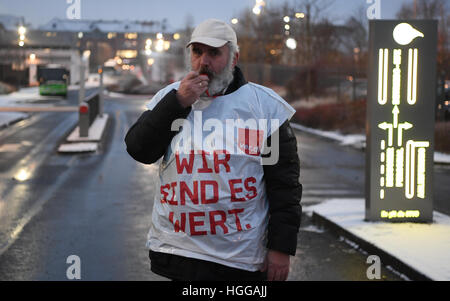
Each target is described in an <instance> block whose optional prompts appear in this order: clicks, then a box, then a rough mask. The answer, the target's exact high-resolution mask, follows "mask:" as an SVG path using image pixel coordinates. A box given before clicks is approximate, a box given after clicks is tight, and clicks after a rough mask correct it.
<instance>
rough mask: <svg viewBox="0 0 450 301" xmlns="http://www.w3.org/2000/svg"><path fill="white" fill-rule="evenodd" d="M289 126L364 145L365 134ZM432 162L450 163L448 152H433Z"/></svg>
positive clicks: (294, 124)
mask: <svg viewBox="0 0 450 301" xmlns="http://www.w3.org/2000/svg"><path fill="white" fill-rule="evenodd" d="M291 127H293V128H294V129H297V130H300V131H304V132H307V133H310V134H314V135H317V136H321V137H325V138H328V139H331V140H335V141H337V142H339V143H340V144H341V145H349V146H353V147H355V148H358V149H364V148H365V147H366V136H365V135H362V134H353V135H343V134H341V133H339V132H330V131H323V130H318V129H312V128H308V127H305V126H303V125H301V124H297V123H292V122H291ZM434 163H441V164H450V154H445V153H440V152H434Z"/></svg>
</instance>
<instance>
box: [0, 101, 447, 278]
mask: <svg viewBox="0 0 450 301" xmlns="http://www.w3.org/2000/svg"><path fill="white" fill-rule="evenodd" d="M73 101H74V100H71V101H68V104H69V105H73V104H72V102H73ZM145 102H146V100H145V99H140V98H136V97H134V98H130V99H121V98H114V99H113V98H108V99H106V101H105V111H106V113H108V114H109V116H110V117H111V118H110V119H109V122H108V125H107V129H106V133H105V137H104V139H103V142H102V144H101V146H100V150H99V151H97V152H96V153H94V154H75V155H61V154H58V153H57V152H56V148H57V146H58V144H59V142H60V141H61V140H62V139H63V138H64V137H65V136H66V134H67V133H68V132H69V131H70V130H71V129H72V128H73V127H74V125H75V122H76V118H77V116H76V113H67V112H58V113H55V112H52V113H36V114H33V115H32V117H31V118H29V119H27V120H24V121H21V122H19V123H17V124H15V125H13V126H11V127H9V128H7V129H5V130H2V131H0V144H1V145H8V147H9V148H4V149H3V151H2V153H1V157H0V179H1V181H0V280H67V278H66V270H67V268H68V267H69V264H67V263H66V259H67V257H68V256H70V255H77V256H78V257H79V258H80V260H81V279H82V280H165V278H163V277H160V276H158V275H155V274H153V273H151V272H150V270H149V260H148V257H147V256H148V253H147V250H146V249H145V241H146V235H147V231H148V227H149V224H150V219H151V210H152V206H153V195H154V192H155V189H154V187H153V183H154V182H155V181H154V180H155V178H156V176H157V171H158V168H157V166H155V165H143V164H140V163H138V162H135V161H134V160H133V159H132V158H130V157H129V156H128V155H127V153H126V151H125V144H124V142H123V138H124V136H125V134H126V131H127V130H128V128H129V127H130V126H131V125H132V124H133V123H134V121H135V120H136V119H137V118H138V117H139V115H140V113H141V112H142V111H143V110H144V104H145ZM297 140H298V146H299V156H300V159H301V176H300V180H301V182H302V183H303V185H304V196H303V199H302V204H303V206H304V211H305V214H304V215H303V220H302V226H301V230H300V232H299V239H298V250H297V255H296V256H295V257H292V264H291V273H290V276H289V280H367V277H366V270H367V268H368V264H367V263H366V259H367V256H368V254H365V253H364V252H361V250H357V249H354V248H353V247H352V246H351V245H350V244H348V243H346V242H345V241H343V240H342V239H340V238H338V237H334V236H333V235H332V234H331V233H329V232H327V231H323V230H321V229H317V228H316V227H315V226H314V225H312V224H311V221H310V218H309V217H308V215H307V214H306V212H307V211H308V206H310V205H312V204H316V203H318V202H321V201H323V200H324V199H327V198H336V197H358V198H363V197H364V154H363V153H362V152H360V151H358V150H354V149H352V148H349V147H343V146H339V145H337V144H335V143H334V142H331V141H327V140H323V139H320V138H317V137H315V136H311V135H309V134H305V133H302V132H297ZM436 171H437V173H438V174H439V173H441V174H442V175H443V177H444V180H445V179H447V181H448V179H449V174H450V171H449V170H448V169H447V168H440V167H437V168H436ZM447 183H448V182H447ZM438 193H440V192H438ZM447 195H448V194H447ZM382 280H402V278H401V277H399V276H398V275H397V274H396V273H394V272H392V271H390V270H388V269H386V268H385V267H383V268H382Z"/></svg>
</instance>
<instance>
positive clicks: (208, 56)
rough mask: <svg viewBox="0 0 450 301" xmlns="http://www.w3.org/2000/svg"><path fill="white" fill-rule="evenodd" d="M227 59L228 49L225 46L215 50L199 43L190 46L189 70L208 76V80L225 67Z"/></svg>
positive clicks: (228, 55)
mask: <svg viewBox="0 0 450 301" xmlns="http://www.w3.org/2000/svg"><path fill="white" fill-rule="evenodd" d="M229 58H230V48H229V47H228V46H227V45H224V46H222V47H219V48H215V47H211V46H208V45H204V44H200V43H193V44H192V47H191V69H192V70H194V71H197V72H198V73H200V74H206V75H208V77H209V79H210V80H211V79H212V78H213V76H214V75H215V74H219V73H221V72H222V71H223V70H224V68H225V67H227V65H228V60H229Z"/></svg>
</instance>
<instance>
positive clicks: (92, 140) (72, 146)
mask: <svg viewBox="0 0 450 301" xmlns="http://www.w3.org/2000/svg"><path fill="white" fill-rule="evenodd" d="M109 119H110V118H109V115H108V114H103V117H98V116H97V118H96V120H95V121H94V122H93V123H92V125H91V126H90V128H89V135H88V137H80V135H79V127H78V126H76V127H75V128H74V129H73V131H72V132H71V133H70V134H69V136H68V137H66V139H65V142H63V143H61V144H60V145H59V147H58V152H59V153H63V154H71V153H88V152H96V151H98V150H99V147H98V146H99V144H100V143H101V141H102V137H103V136H104V133H105V129H106V126H107V124H108V122H109Z"/></svg>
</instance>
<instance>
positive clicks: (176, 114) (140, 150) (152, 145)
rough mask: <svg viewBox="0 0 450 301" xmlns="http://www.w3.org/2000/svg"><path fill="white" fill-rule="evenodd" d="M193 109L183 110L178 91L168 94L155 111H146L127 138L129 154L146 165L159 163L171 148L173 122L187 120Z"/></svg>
mask: <svg viewBox="0 0 450 301" xmlns="http://www.w3.org/2000/svg"><path fill="white" fill-rule="evenodd" d="M190 111H191V107H188V108H183V107H182V106H181V105H180V103H179V102H178V99H177V97H176V90H175V89H174V90H172V91H170V92H169V93H167V94H166V95H165V96H164V97H163V98H162V99H161V101H160V102H159V103H158V104H157V105H156V106H155V108H154V109H153V110H151V111H150V110H148V111H145V112H144V113H143V114H142V115H141V116H140V117H139V119H138V120H137V121H136V123H135V124H134V125H133V126H132V127H131V128H130V129H129V130H128V133H127V134H126V136H125V143H126V145H127V152H128V154H130V156H131V157H133V159H135V160H136V161H139V162H141V163H145V164H151V163H154V162H156V161H158V159H159V158H161V157H162V156H163V155H164V153H165V152H166V149H167V147H168V146H169V144H170V142H171V140H172V138H173V137H174V136H175V134H176V132H174V131H171V125H172V122H173V121H174V120H176V119H178V118H186V116H187V115H188V114H189V112H190Z"/></svg>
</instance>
